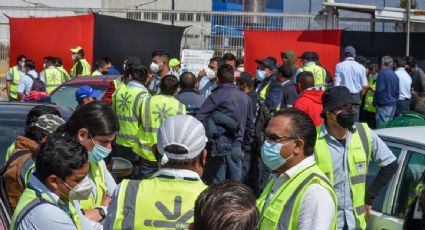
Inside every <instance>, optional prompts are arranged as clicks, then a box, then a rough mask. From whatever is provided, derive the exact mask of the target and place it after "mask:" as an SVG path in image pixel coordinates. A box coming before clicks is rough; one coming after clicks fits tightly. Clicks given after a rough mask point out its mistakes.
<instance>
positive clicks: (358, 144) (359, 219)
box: [315, 123, 372, 229]
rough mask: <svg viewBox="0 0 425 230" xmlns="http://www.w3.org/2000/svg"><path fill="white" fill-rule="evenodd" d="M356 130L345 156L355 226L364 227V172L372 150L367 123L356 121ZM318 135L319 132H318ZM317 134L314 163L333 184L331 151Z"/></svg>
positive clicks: (323, 138) (323, 139)
mask: <svg viewBox="0 0 425 230" xmlns="http://www.w3.org/2000/svg"><path fill="white" fill-rule="evenodd" d="M355 126H356V131H355V132H354V133H353V135H352V136H351V139H350V143H349V144H348V150H347V152H348V153H347V158H348V167H349V172H348V175H349V178H350V181H349V183H350V189H351V194H356V195H355V196H352V200H353V208H354V215H355V217H356V228H360V229H365V228H366V220H365V216H364V214H365V209H364V199H365V193H366V174H367V170H368V165H369V161H370V156H371V152H372V141H371V136H370V129H369V127H368V126H367V124H364V123H356V125H355ZM319 135H320V134H319ZM319 135H318V138H317V141H316V147H315V150H316V151H315V158H316V164H317V166H319V167H320V169H321V170H322V171H323V172H324V173H325V174H326V176H328V178H329V180H330V181H331V183H332V184H334V175H333V174H334V171H333V163H332V162H333V161H332V158H331V153H330V150H329V147H328V144H327V142H326V137H320V136H319Z"/></svg>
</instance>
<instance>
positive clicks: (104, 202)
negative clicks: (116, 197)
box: [102, 194, 112, 207]
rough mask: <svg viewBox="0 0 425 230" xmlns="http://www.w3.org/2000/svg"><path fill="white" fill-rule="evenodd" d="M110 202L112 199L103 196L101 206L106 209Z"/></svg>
mask: <svg viewBox="0 0 425 230" xmlns="http://www.w3.org/2000/svg"><path fill="white" fill-rule="evenodd" d="M111 201H112V198H111V197H110V196H108V195H106V194H105V196H104V197H103V200H102V206H104V207H108V206H109V203H111Z"/></svg>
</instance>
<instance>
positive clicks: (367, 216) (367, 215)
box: [365, 204, 372, 218]
mask: <svg viewBox="0 0 425 230" xmlns="http://www.w3.org/2000/svg"><path fill="white" fill-rule="evenodd" d="M371 212H372V205H368V204H366V205H365V214H366V218H369V217H370V213H371Z"/></svg>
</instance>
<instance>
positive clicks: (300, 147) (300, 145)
mask: <svg viewBox="0 0 425 230" xmlns="http://www.w3.org/2000/svg"><path fill="white" fill-rule="evenodd" d="M294 143H295V146H294V152H293V153H294V155H295V156H298V155H299V154H303V153H304V140H302V139H297V140H295V141H294Z"/></svg>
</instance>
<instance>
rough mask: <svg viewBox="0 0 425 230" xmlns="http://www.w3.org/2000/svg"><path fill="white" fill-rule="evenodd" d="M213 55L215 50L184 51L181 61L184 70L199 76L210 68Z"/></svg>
mask: <svg viewBox="0 0 425 230" xmlns="http://www.w3.org/2000/svg"><path fill="white" fill-rule="evenodd" d="M213 55H214V50H194V49H184V50H183V52H182V61H181V63H182V68H184V69H187V71H189V72H192V73H194V74H195V75H196V76H198V73H199V72H200V71H201V70H202V69H204V68H205V67H207V66H208V64H209V63H210V59H211V58H212V57H213Z"/></svg>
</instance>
